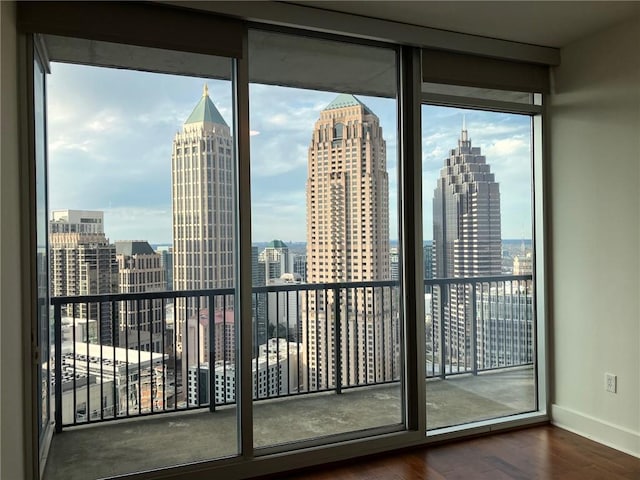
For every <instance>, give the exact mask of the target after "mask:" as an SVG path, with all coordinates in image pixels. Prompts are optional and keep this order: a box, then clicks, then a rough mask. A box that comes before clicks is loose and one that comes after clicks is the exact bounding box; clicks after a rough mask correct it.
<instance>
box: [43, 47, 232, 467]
mask: <svg viewBox="0 0 640 480" xmlns="http://www.w3.org/2000/svg"><path fill="white" fill-rule="evenodd" d="M156 53H157V52H156ZM182 55H183V56H186V54H182ZM200 59H201V60H202V58H201V57H200ZM202 61H206V60H202ZM212 62H213V63H214V64H215V69H216V70H219V69H220V65H221V64H222V63H224V64H225V65H226V72H224V74H221V75H220V76H221V77H223V78H225V77H226V78H230V77H231V70H232V60H230V59H213V60H212ZM203 70H207V69H206V68H204V67H203ZM232 97H233V85H232V82H231V81H228V80H223V79H210V78H200V77H188V76H175V75H167V74H160V73H149V72H142V71H134V70H127V69H113V68H104V67H95V66H87V65H71V64H63V63H55V62H54V63H53V64H52V74H51V76H50V95H49V98H48V111H49V125H50V137H49V150H50V169H49V185H50V200H51V202H50V204H51V208H52V211H51V216H50V221H49V232H50V233H49V240H50V252H51V253H50V255H51V257H50V258H51V276H50V282H51V283H50V285H51V292H52V297H53V299H52V300H53V303H54V304H56V302H57V303H58V304H60V317H59V318H56V322H60V328H61V330H62V335H61V338H60V339H59V343H58V345H57V346H56V348H60V349H61V354H62V355H61V356H62V362H61V365H60V368H61V370H62V376H61V378H60V380H59V381H60V382H62V384H61V390H62V394H61V399H59V401H60V402H61V406H62V411H61V412H60V413H59V415H58V417H57V419H56V420H57V422H58V428H62V429H64V435H59V436H56V439H55V444H54V449H53V451H52V455H51V456H50V458H49V460H48V464H47V468H48V469H49V472H54V473H57V474H58V475H59V476H60V477H59V478H74V477H73V475H72V474H70V472H72V473H73V472H75V473H77V472H81V478H90V477H91V478H102V477H108V476H109V477H110V476H115V475H120V474H127V473H132V472H136V471H141V470H148V469H154V468H159V467H165V466H172V465H178V464H184V463H188V462H194V461H201V460H208V459H214V458H220V457H226V456H231V455H236V454H237V453H238V452H237V445H238V442H237V428H236V425H237V418H236V401H235V398H236V397H235V391H234V388H235V380H236V373H235V363H234V362H235V359H236V349H235V345H236V333H237V329H236V325H235V322H234V311H233V306H234V289H235V287H236V282H235V278H234V252H235V248H236V247H235V242H236V239H235V233H234V232H235V225H234V222H235V215H234V198H235V195H236V192H235V165H236V160H235V152H234V147H233V135H234V133H233V131H232V128H233V125H234V119H233V102H232ZM103 294H117V297H109V298H104V297H101V295H103ZM60 296H67V297H71V298H70V299H67V300H65V302H64V303H61V302H60V301H59V300H56V298H58V297H60ZM79 296H82V297H81V298H79ZM131 420H135V422H132V421H131ZM77 426H83V427H85V428H75V427H77ZM113 458H117V459H118V461H117V462H114V461H112V459H113ZM50 474H51V473H50Z"/></svg>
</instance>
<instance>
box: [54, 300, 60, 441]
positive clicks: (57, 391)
mask: <svg viewBox="0 0 640 480" xmlns="http://www.w3.org/2000/svg"><path fill="white" fill-rule="evenodd" d="M53 325H54V327H53V328H54V334H53V335H54V339H53V341H54V347H55V362H56V364H55V386H54V390H55V391H54V394H55V409H56V411H55V421H56V426H55V430H56V433H60V432H62V305H60V304H59V303H56V304H55V305H54V307H53Z"/></svg>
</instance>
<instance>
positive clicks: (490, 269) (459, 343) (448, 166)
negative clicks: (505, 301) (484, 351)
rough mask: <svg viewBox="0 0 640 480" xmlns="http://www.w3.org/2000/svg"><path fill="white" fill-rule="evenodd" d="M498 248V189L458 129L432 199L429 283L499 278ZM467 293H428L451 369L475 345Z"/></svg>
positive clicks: (479, 154) (456, 288) (440, 290)
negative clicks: (453, 279) (443, 336)
mask: <svg viewBox="0 0 640 480" xmlns="http://www.w3.org/2000/svg"><path fill="white" fill-rule="evenodd" d="M501 248H502V245H501V228H500V188H499V184H498V183H497V182H496V181H495V178H494V175H493V173H491V169H490V167H489V165H488V164H487V162H486V159H485V157H484V155H482V152H481V151H480V148H479V147H472V146H471V139H470V138H469V137H468V133H467V130H466V127H465V126H464V125H463V127H462V132H461V134H460V139H459V140H458V146H457V148H454V149H452V150H451V151H450V153H449V156H448V157H447V158H446V159H445V164H444V167H443V168H442V169H441V170H440V177H439V178H438V183H437V186H436V188H435V191H434V196H433V273H434V278H455V277H477V276H491V275H500V274H501V272H502V260H501V253H502V251H501ZM470 288H471V287H469V286H456V285H452V286H451V287H450V291H449V292H448V294H447V291H446V288H445V287H439V288H434V291H433V302H432V307H433V319H434V322H435V325H436V326H437V328H438V329H439V328H440V326H441V325H443V326H444V331H445V342H444V343H445V345H444V348H445V351H446V353H447V355H448V357H449V358H450V362H449V364H450V365H452V368H454V369H455V368H456V365H455V361H456V359H458V358H469V355H470V349H471V344H472V343H473V342H474V341H475V340H474V339H473V338H472V336H471V332H472V329H471V328H470V327H471V323H472V322H473V321H474V319H473V318H472V310H473V309H472V308H471V305H472V304H471V290H470ZM434 348H435V349H436V350H438V349H439V348H442V347H440V346H439V345H435V346H434Z"/></svg>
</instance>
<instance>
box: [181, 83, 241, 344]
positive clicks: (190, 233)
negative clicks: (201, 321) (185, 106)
mask: <svg viewBox="0 0 640 480" xmlns="http://www.w3.org/2000/svg"><path fill="white" fill-rule="evenodd" d="M232 149H233V144H232V137H231V130H230V128H229V126H228V125H227V123H226V122H225V120H224V118H222V115H220V112H219V111H218V109H217V108H216V107H215V105H214V104H213V102H212V101H211V98H210V97H209V91H208V88H207V86H206V85H205V87H204V92H203V94H202V98H201V99H200V101H199V102H198V104H197V105H196V107H195V108H194V110H193V112H192V113H191V115H189V118H187V120H186V121H185V123H184V125H183V127H182V131H181V132H178V133H177V134H176V136H175V139H174V141H173V153H172V156H171V179H172V188H171V194H172V205H173V289H174V290H199V289H209V288H228V287H232V286H233V275H234V273H233V245H234V229H233V219H234V210H233V189H234V184H233V155H232ZM199 307H200V308H201V309H204V308H209V307H211V308H215V306H214V305H211V306H210V305H208V304H207V300H206V299H202V302H201V303H200V305H199ZM197 310H198V305H196V304H195V302H191V303H188V302H186V301H184V300H182V299H178V300H177V301H176V305H175V315H176V325H177V333H178V344H177V348H178V352H181V351H183V350H184V345H183V334H184V333H185V331H186V327H185V322H187V319H189V318H194V319H195V318H198V312H197Z"/></svg>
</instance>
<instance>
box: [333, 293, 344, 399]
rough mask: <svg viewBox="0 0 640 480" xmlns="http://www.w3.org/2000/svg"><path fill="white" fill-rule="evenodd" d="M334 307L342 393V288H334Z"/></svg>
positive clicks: (339, 390) (338, 380) (337, 357)
mask: <svg viewBox="0 0 640 480" xmlns="http://www.w3.org/2000/svg"><path fill="white" fill-rule="evenodd" d="M333 309H334V315H333V318H334V323H333V324H334V328H335V329H336V335H335V338H336V340H335V358H336V393H338V394H340V393H342V328H341V325H340V324H341V322H340V289H339V288H338V287H335V288H334V289H333Z"/></svg>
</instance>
